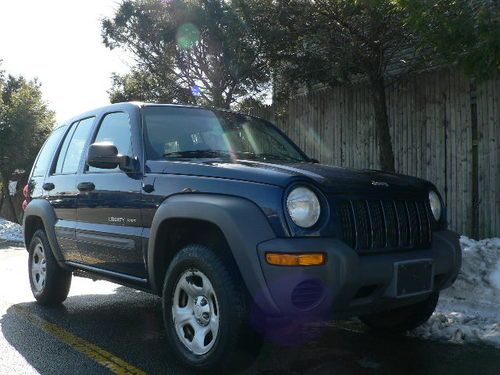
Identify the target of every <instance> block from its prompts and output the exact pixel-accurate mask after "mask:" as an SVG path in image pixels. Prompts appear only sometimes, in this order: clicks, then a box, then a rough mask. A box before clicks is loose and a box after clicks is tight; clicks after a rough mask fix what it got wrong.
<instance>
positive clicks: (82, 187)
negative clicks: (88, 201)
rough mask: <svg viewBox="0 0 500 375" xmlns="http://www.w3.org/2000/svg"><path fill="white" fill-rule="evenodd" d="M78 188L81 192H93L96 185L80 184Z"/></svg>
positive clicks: (89, 183) (90, 183)
mask: <svg viewBox="0 0 500 375" xmlns="http://www.w3.org/2000/svg"><path fill="white" fill-rule="evenodd" d="M77 188H78V190H80V191H92V190H94V189H95V185H94V184H93V183H92V182H80V183H79V184H78V185H77Z"/></svg>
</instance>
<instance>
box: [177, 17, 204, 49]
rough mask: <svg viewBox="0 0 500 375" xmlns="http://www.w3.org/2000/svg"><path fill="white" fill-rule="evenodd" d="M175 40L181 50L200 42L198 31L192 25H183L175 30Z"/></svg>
mask: <svg viewBox="0 0 500 375" xmlns="http://www.w3.org/2000/svg"><path fill="white" fill-rule="evenodd" d="M176 38H177V44H178V45H179V47H180V48H181V49H190V48H192V47H193V46H194V45H195V44H196V43H197V42H198V41H199V40H200V30H199V29H198V28H197V27H196V26H195V25H193V24H192V23H185V24H184V25H181V26H180V27H179V28H178V29H177V36H176Z"/></svg>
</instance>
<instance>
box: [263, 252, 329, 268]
mask: <svg viewBox="0 0 500 375" xmlns="http://www.w3.org/2000/svg"><path fill="white" fill-rule="evenodd" d="M266 261H267V263H269V264H272V265H275V266H320V265H322V264H325V263H326V255H325V254H324V253H303V254H285V253H266Z"/></svg>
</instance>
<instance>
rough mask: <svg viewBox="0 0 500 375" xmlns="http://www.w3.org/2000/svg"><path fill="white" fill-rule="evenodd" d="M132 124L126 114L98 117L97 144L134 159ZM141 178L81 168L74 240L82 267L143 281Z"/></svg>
mask: <svg viewBox="0 0 500 375" xmlns="http://www.w3.org/2000/svg"><path fill="white" fill-rule="evenodd" d="M131 134H132V123H131V119H130V115H129V113H127V112H126V111H119V112H110V113H106V114H104V115H103V116H102V117H101V120H100V122H99V126H98V128H97V131H96V133H95V135H94V138H93V141H92V142H91V143H95V142H103V141H107V142H111V143H113V144H114V145H115V146H116V147H117V149H118V152H119V153H120V154H122V155H128V156H130V157H131V158H133V159H135V155H136V154H135V150H134V147H133V145H132V136H131ZM141 177H142V175H141V174H140V173H125V172H123V171H122V170H120V169H119V168H116V169H113V170H109V169H99V168H95V167H89V166H88V165H85V167H84V171H83V173H82V174H81V175H79V177H78V181H77V186H78V188H79V194H78V209H77V217H78V225H77V230H76V237H77V241H78V249H79V252H80V255H81V257H82V262H83V263H84V264H86V265H88V266H91V267H93V268H98V269H101V270H104V271H112V272H115V273H116V272H117V273H120V274H122V275H127V276H131V277H135V278H140V279H145V278H146V273H145V262H144V257H143V253H142V238H141V234H142V218H141V198H142V195H141Z"/></svg>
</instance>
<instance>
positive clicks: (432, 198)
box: [429, 190, 442, 221]
mask: <svg viewBox="0 0 500 375" xmlns="http://www.w3.org/2000/svg"><path fill="white" fill-rule="evenodd" d="M429 203H430V205H431V211H432V215H433V216H434V219H436V221H439V219H441V212H442V207H441V199H439V196H438V195H437V193H436V192H435V191H432V190H431V191H430V192H429Z"/></svg>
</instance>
